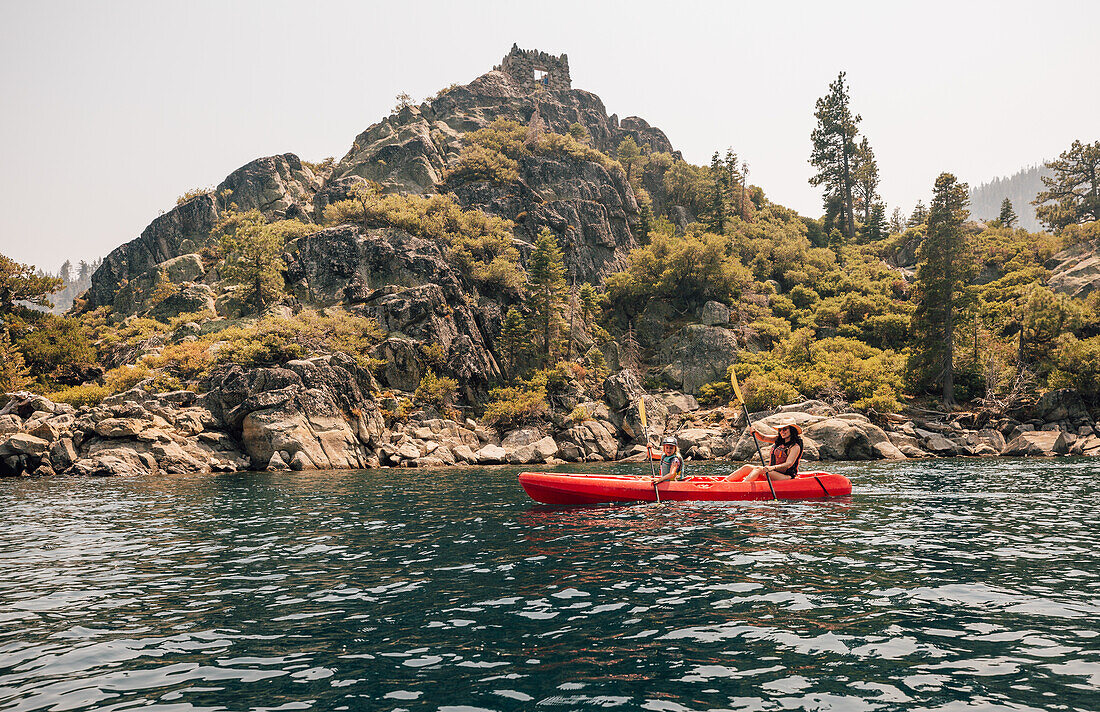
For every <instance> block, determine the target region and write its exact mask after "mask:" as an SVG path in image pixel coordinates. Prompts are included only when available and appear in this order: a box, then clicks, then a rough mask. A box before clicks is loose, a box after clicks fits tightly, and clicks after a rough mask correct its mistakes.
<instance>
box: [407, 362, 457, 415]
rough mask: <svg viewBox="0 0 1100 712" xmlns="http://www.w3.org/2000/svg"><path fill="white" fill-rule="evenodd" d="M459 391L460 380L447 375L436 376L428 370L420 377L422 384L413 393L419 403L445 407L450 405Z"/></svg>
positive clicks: (414, 398)
mask: <svg viewBox="0 0 1100 712" xmlns="http://www.w3.org/2000/svg"><path fill="white" fill-rule="evenodd" d="M457 392H458V381H456V380H455V379H453V378H448V377H446V376H442V377H439V376H436V375H435V373H433V372H432V371H428V372H427V373H425V374H424V376H423V377H422V378H421V379H420V385H418V386H417V387H416V392H415V393H413V400H415V401H416V402H417V403H422V404H425V405H432V406H435V407H436V408H443V407H445V406H447V405H450V404H451V403H452V402H453V401H454V398H455V394H456V393H457Z"/></svg>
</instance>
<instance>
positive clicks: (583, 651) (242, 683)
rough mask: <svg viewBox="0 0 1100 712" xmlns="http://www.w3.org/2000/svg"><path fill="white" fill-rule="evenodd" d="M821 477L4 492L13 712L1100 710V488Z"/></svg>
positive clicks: (936, 471) (1096, 471) (197, 480)
mask: <svg viewBox="0 0 1100 712" xmlns="http://www.w3.org/2000/svg"><path fill="white" fill-rule="evenodd" d="M641 467H644V466H638V465H633V466H614V467H610V468H607V469H610V470H612V471H617V472H623V471H636V470H637V469H640V468H641ZM700 469H702V470H704V471H718V470H719V469H728V466H727V467H726V468H720V467H718V466H716V465H708V466H703V467H701V468H700V467H698V466H697V467H696V472H698V471H700ZM834 469H836V470H838V471H841V472H843V473H845V474H847V475H848V476H850V477H851V478H852V479H853V482H854V483H855V493H854V494H853V496H852V497H850V498H844V499H839V500H832V501H813V502H786V503H780V504H775V503H769V502H760V503H729V504H726V503H675V504H663V505H653V504H645V505H635V506H619V507H591V508H573V509H554V508H548V507H542V506H537V505H535V504H533V503H532V502H531V501H529V500H528V499H527V498H526V496H525V495H524V493H523V492H522V490H520V489H519V487H518V485H517V484H516V481H515V475H516V472H517V470H515V469H506V468H500V469H482V470H453V471H446V472H443V473H435V474H430V473H426V472H417V471H386V472H380V471H367V472H317V473H287V474H243V475H242V474H235V475H220V476H182V477H150V478H141V479H94V480H93V479H70V478H53V479H42V480H5V481H0V709H2V710H13V711H14V710H128V709H137V708H141V709H143V710H172V711H177V710H178V711H185V710H297V709H318V710H399V709H407V710H447V711H449V712H456V711H459V710H466V711H471V710H530V709H539V710H551V711H552V710H595V709H623V710H639V709H640V710H667V711H673V712H675V711H681V710H726V709H729V710H798V709H806V710H901V709H905V710H908V709H914V710H916V709H921V710H945V711H956V710H987V709H993V710H1032V709H1050V710H1097V709H1100V545H1098V543H1097V537H1098V535H1100V507H1098V506H1097V495H1098V494H1100V485H1098V484H1097V479H1098V476H1100V466H1098V465H1097V464H1096V463H1093V462H1087V461H1083V460H1076V461H1074V460H1060V461H1024V460H998V461H973V460H955V461H938V462H913V463H901V464H894V465H854V464H846V465H842V466H840V465H838V466H836V467H835V468H834Z"/></svg>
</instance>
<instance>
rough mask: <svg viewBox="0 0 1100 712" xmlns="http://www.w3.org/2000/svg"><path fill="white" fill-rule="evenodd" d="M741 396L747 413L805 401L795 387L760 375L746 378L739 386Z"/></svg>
mask: <svg viewBox="0 0 1100 712" xmlns="http://www.w3.org/2000/svg"><path fill="white" fill-rule="evenodd" d="M741 394H742V395H743V396H745V405H746V406H747V407H748V409H749V412H756V411H760V410H771V409H773V408H778V407H779V406H781V405H788V404H790V403H798V402H800V401H802V400H805V399H804V398H803V397H802V394H801V393H799V392H798V389H797V388H796V387H795V386H793V385H791V384H790V383H788V382H786V381H782V380H778V379H776V378H774V377H773V376H770V375H762V374H760V375H758V374H753V375H751V376H749V377H748V378H746V379H745V381H744V382H743V383H742V384H741Z"/></svg>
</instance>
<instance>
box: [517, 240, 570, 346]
mask: <svg viewBox="0 0 1100 712" xmlns="http://www.w3.org/2000/svg"><path fill="white" fill-rule="evenodd" d="M527 285H528V289H529V294H530V300H529V304H530V305H531V310H532V316H533V319H534V322H535V324H536V326H537V328H538V330H539V331H540V332H542V349H543V354H545V356H546V358H547V360H548V361H551V360H553V351H554V344H555V341H556V334H557V331H558V327H559V326H560V323H559V322H561V313H562V307H563V305H564V304H565V292H566V289H565V285H566V283H565V263H564V260H563V258H562V252H561V247H560V246H559V245H558V238H556V237H554V233H552V232H550V230H549V229H548V228H543V229H542V231H541V232H539V236H538V239H536V240H535V251H534V252H532V253H531V259H530V260H528V262H527Z"/></svg>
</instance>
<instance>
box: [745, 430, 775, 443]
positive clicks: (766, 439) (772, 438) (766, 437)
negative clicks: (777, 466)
mask: <svg viewBox="0 0 1100 712" xmlns="http://www.w3.org/2000/svg"><path fill="white" fill-rule="evenodd" d="M749 432H750V433H752V434H753V435H755V436H756V439H757V440H759V441H760V442H765V443H774V442H775V439H776V437H778V436H777V435H765V434H764V433H762V432H760V431H759V430H757V429H756V428H752V429H751V430H749Z"/></svg>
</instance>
